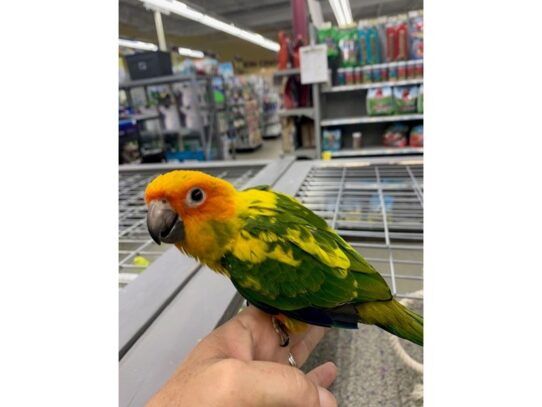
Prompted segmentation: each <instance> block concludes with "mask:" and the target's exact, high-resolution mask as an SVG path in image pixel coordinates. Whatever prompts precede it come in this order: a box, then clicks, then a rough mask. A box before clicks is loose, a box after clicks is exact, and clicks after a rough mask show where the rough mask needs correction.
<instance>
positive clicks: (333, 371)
mask: <svg viewBox="0 0 542 407" xmlns="http://www.w3.org/2000/svg"><path fill="white" fill-rule="evenodd" d="M336 377H337V366H335V364H334V363H333V362H326V363H324V364H323V365H320V366H318V367H315V368H314V369H312V370H311V371H310V372H309V373H307V379H309V380H310V381H311V382H313V383H314V384H316V385H317V386H320V387H325V388H328V387H329V386H330V385H331V383H333V382H334V381H335V379H336Z"/></svg>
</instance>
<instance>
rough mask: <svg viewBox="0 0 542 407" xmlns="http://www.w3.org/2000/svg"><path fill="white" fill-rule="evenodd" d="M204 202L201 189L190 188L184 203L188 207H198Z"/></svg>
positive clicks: (203, 193)
mask: <svg viewBox="0 0 542 407" xmlns="http://www.w3.org/2000/svg"><path fill="white" fill-rule="evenodd" d="M203 201H205V192H203V190H202V189H201V188H192V189H191V190H190V191H189V192H188V195H187V197H186V203H187V204H188V206H190V207H195V206H199V205H201V204H202V203H203Z"/></svg>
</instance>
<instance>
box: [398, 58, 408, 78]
mask: <svg viewBox="0 0 542 407" xmlns="http://www.w3.org/2000/svg"><path fill="white" fill-rule="evenodd" d="M405 79H406V62H398V63H397V80H398V81H404V80H405Z"/></svg>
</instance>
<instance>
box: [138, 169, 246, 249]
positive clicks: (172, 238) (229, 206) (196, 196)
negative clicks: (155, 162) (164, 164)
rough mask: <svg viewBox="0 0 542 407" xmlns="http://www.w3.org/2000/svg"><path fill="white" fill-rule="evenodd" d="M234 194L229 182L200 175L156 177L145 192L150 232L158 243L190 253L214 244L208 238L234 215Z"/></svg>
mask: <svg viewBox="0 0 542 407" xmlns="http://www.w3.org/2000/svg"><path fill="white" fill-rule="evenodd" d="M235 194H236V190H235V188H234V187H233V186H232V185H231V184H230V183H229V182H227V181H224V180H222V179H220V178H216V177H212V176H210V175H207V174H205V173H203V172H199V171H184V170H183V171H180V170H178V171H171V172H168V173H166V174H163V175H159V176H158V177H156V178H155V179H154V180H153V181H152V182H151V183H150V184H149V185H148V186H147V189H146V191H145V202H146V204H147V207H148V213H147V227H148V229H149V233H150V235H151V237H152V239H153V240H154V241H155V242H156V243H157V244H161V243H162V242H164V243H173V244H176V245H179V247H181V248H183V250H187V251H189V252H190V246H194V247H195V246H198V247H205V244H206V242H207V244H211V243H213V244H216V242H217V239H216V237H215V236H211V235H212V234H214V233H215V232H214V228H216V225H222V224H225V223H227V222H228V221H230V220H231V219H232V218H233V217H234V216H235V213H236V212H235V211H236V210H235ZM211 240H212V242H211ZM194 250H196V249H194ZM198 257H199V255H198Z"/></svg>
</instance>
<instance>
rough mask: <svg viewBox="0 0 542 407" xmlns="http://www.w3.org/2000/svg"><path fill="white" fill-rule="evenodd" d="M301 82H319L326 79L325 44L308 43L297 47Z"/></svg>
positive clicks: (304, 83)
mask: <svg viewBox="0 0 542 407" xmlns="http://www.w3.org/2000/svg"><path fill="white" fill-rule="evenodd" d="M299 59H300V65H301V83H302V84H303V85H306V84H309V83H321V82H327V81H328V72H327V70H328V68H327V45H325V44H320V45H309V46H306V47H301V48H299Z"/></svg>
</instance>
